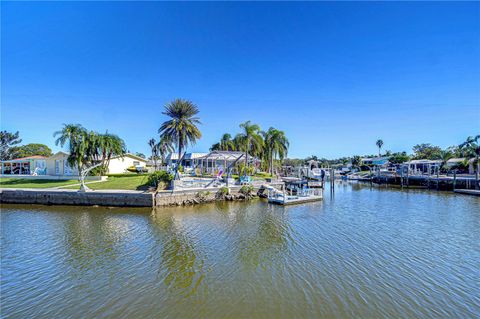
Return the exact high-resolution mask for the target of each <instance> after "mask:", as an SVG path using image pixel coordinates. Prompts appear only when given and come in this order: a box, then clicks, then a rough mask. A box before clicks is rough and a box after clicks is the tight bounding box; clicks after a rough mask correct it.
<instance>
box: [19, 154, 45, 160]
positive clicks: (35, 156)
mask: <svg viewBox="0 0 480 319" xmlns="http://www.w3.org/2000/svg"><path fill="white" fill-rule="evenodd" d="M46 158H47V157H46V156H42V155H33V156H26V157H19V158H14V159H13V161H21V160H30V159H46Z"/></svg>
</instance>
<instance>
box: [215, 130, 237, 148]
mask: <svg viewBox="0 0 480 319" xmlns="http://www.w3.org/2000/svg"><path fill="white" fill-rule="evenodd" d="M219 144H220V150H222V151H234V150H235V144H234V143H233V140H232V136H231V135H230V134H228V133H225V134H223V136H222V138H221V139H220V143H219Z"/></svg>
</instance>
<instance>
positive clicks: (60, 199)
mask: <svg viewBox="0 0 480 319" xmlns="http://www.w3.org/2000/svg"><path fill="white" fill-rule="evenodd" d="M240 189H241V186H234V187H230V190H229V193H228V194H222V192H221V188H208V189H189V190H181V191H175V192H173V191H168V190H166V191H159V192H157V193H148V192H142V191H129V190H102V191H98V190H97V191H88V192H83V193H81V192H78V191H77V190H67V189H9V188H3V189H0V203H6V204H41V205H76V206H93V205H98V206H120V207H154V206H181V205H194V204H200V203H207V202H213V201H219V200H227V201H232V200H245V199H248V198H251V197H254V196H256V195H258V194H260V195H261V194H262V191H263V187H262V186H257V187H254V189H253V192H252V196H249V195H247V196H246V195H245V194H242V193H241V192H240Z"/></svg>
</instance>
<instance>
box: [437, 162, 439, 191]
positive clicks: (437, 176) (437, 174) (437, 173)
mask: <svg viewBox="0 0 480 319" xmlns="http://www.w3.org/2000/svg"><path fill="white" fill-rule="evenodd" d="M439 175H440V166H437V191H438V190H439V185H438V179H439Z"/></svg>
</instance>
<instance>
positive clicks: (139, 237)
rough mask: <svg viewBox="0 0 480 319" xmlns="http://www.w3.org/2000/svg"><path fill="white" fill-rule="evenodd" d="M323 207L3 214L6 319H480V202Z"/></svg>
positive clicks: (353, 190) (369, 192) (359, 197)
mask: <svg viewBox="0 0 480 319" xmlns="http://www.w3.org/2000/svg"><path fill="white" fill-rule="evenodd" d="M325 196H326V198H325V200H324V201H323V202H317V203H311V204H305V205H299V206H292V207H286V208H285V207H279V206H272V205H269V204H266V203H265V202H262V201H255V202H253V203H216V204H209V205H202V206H196V207H187V208H168V209H160V210H157V211H154V212H152V211H151V210H146V209H124V208H114V209H107V208H78V207H77V208H74V207H47V206H10V205H4V206H3V207H2V211H1V317H4V318H247V317H248V318H293V317H295V318H333V317H335V318H386V317H388V318H474V317H477V316H478V315H479V313H480V306H479V305H480V285H479V283H480V270H479V265H480V231H479V230H480V200H479V199H478V198H475V197H469V196H461V195H454V194H451V193H437V192H434V191H431V192H428V191H418V190H417V191H413V190H410V191H400V190H392V189H384V188H373V189H370V188H369V187H366V186H362V185H357V184H344V185H337V188H336V191H335V195H334V196H333V197H331V196H330V195H329V192H328V191H326V193H325Z"/></svg>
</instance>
